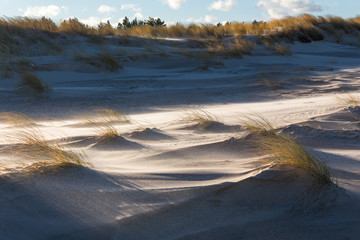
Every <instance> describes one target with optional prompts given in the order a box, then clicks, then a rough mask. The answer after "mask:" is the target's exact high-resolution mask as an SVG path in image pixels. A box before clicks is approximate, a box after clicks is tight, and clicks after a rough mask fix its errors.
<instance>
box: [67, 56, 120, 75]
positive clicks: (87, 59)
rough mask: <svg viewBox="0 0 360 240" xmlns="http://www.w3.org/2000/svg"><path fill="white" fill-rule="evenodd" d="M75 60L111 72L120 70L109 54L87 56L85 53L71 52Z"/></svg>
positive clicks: (118, 64)
mask: <svg viewBox="0 0 360 240" xmlns="http://www.w3.org/2000/svg"><path fill="white" fill-rule="evenodd" d="M73 56H74V58H75V60H77V61H81V62H83V63H86V64H89V65H92V66H95V67H96V68H99V69H101V68H104V69H106V70H109V71H111V72H115V71H117V70H118V69H122V68H123V66H122V65H121V63H120V62H119V61H118V60H117V59H116V58H115V57H114V56H113V55H112V54H110V53H106V52H104V53H98V54H96V55H89V54H87V53H81V52H78V51H74V52H73Z"/></svg>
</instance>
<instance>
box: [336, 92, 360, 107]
mask: <svg viewBox="0 0 360 240" xmlns="http://www.w3.org/2000/svg"><path fill="white" fill-rule="evenodd" d="M336 98H337V100H338V101H339V102H340V104H341V105H344V106H345V107H356V106H360V97H359V96H354V95H351V94H349V95H347V96H343V97H341V96H337V97H336Z"/></svg>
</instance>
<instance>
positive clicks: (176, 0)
mask: <svg viewBox="0 0 360 240" xmlns="http://www.w3.org/2000/svg"><path fill="white" fill-rule="evenodd" d="M162 2H163V3H164V4H167V5H168V6H169V7H170V8H172V9H179V8H180V7H181V5H182V4H183V3H184V2H186V0H162Z"/></svg>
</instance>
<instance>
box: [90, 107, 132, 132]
mask: <svg viewBox="0 0 360 240" xmlns="http://www.w3.org/2000/svg"><path fill="white" fill-rule="evenodd" d="M96 112H97V115H98V117H99V120H98V121H96V122H95V123H96V125H97V126H99V127H98V128H99V131H98V132H99V135H100V137H101V138H114V137H118V136H120V133H119V132H118V130H117V128H116V126H115V125H114V124H115V123H118V122H121V123H131V119H130V118H129V117H128V116H127V115H126V114H123V113H120V112H118V111H115V110H113V109H110V108H102V109H98V110H96Z"/></svg>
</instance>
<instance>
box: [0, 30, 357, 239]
mask: <svg viewBox="0 0 360 240" xmlns="http://www.w3.org/2000/svg"><path fill="white" fill-rule="evenodd" d="M115 40H116V39H115ZM115 40H114V39H109V40H108V42H106V45H104V46H102V47H99V46H98V45H96V44H93V43H88V42H87V43H86V44H85V43H84V44H85V45H84V46H83V47H82V48H83V49H84V51H85V52H88V53H91V54H94V53H99V52H100V51H102V50H103V49H104V48H106V49H107V50H109V52H112V53H113V54H114V56H115V57H116V58H117V59H118V60H119V61H120V62H121V63H122V64H123V69H119V70H118V71H114V72H110V71H106V69H104V68H96V66H95V65H91V64H88V63H86V62H85V63H84V62H81V61H78V60H76V59H74V57H73V55H72V54H73V53H72V50H73V48H77V46H78V47H79V48H80V45H81V43H82V41H83V40H81V38H80V37H79V38H76V37H74V44H73V46H67V48H66V49H65V50H64V54H63V55H61V56H42V57H36V56H33V57H28V58H29V60H31V61H32V62H33V65H34V70H33V72H34V73H35V74H36V75H37V76H38V77H40V78H41V79H43V80H44V81H47V83H48V84H49V86H50V88H49V89H48V90H47V91H45V92H44V93H43V94H37V95H31V93H29V92H26V94H24V91H26V90H25V89H21V91H19V89H18V87H17V85H16V83H17V77H16V75H14V76H10V77H7V78H5V79H1V80H0V92H1V94H0V100H1V102H2V104H1V105H0V111H1V112H21V113H24V114H28V115H30V116H31V117H32V118H33V119H34V122H35V124H34V127H36V129H37V130H38V133H41V134H42V135H43V136H42V137H43V138H44V139H46V141H47V142H49V143H56V144H58V146H59V147H63V149H64V151H65V150H66V151H73V152H75V153H83V154H84V155H85V156H87V160H88V161H89V162H91V165H92V166H74V165H73V164H70V165H69V166H67V167H65V166H61V167H49V166H46V168H36V169H35V170H34V168H32V166H33V165H31V164H32V163H33V162H31V161H27V157H26V156H24V155H23V156H21V157H19V156H17V158H19V160H21V161H15V160H17V158H15V157H14V156H15V155H14V153H16V149H17V148H19V146H23V145H21V144H28V143H26V142H19V139H17V138H16V133H17V132H18V131H19V130H21V129H25V130H26V127H27V126H22V125H16V124H14V123H9V122H7V121H5V120H3V119H2V118H1V121H0V163H1V164H0V167H1V168H0V169H1V170H2V171H3V173H2V178H1V179H2V180H1V181H0V212H1V213H2V214H0V239H124V240H126V239H149V240H150V239H358V238H359V236H360V228H359V225H360V150H359V141H360V125H359V119H360V111H359V105H356V104H350V101H347V103H344V99H345V100H346V99H348V100H349V98H350V96H352V97H353V99H356V98H358V97H359V94H358V93H357V91H358V90H359V87H360V84H359V79H360V78H359V73H360V68H359V63H358V55H359V52H360V51H359V48H358V47H355V46H348V45H343V44H335V43H331V42H327V41H321V42H313V43H309V44H303V43H298V42H295V43H294V44H293V45H291V50H292V52H293V55H292V56H286V57H285V56H280V55H275V54H274V52H273V51H272V50H269V49H266V48H265V47H264V46H263V45H260V44H258V46H257V48H256V49H255V50H254V51H253V54H252V55H251V56H247V55H246V56H243V58H230V57H221V56H216V55H214V56H207V57H203V56H200V57H192V58H189V56H186V55H185V54H183V53H182V52H181V51H180V50H179V48H178V47H179V46H182V47H184V48H186V49H187V50H188V51H189V52H190V53H193V54H195V53H200V52H201V51H203V49H201V45H199V44H200V43H199V42H197V41H183V40H172V41H170V40H163V41H161V42H160V41H158V40H155V39H154V40H146V39H138V38H133V39H132V40H133V41H130V42H129V44H128V45H126V46H125V45H124V46H121V47H120V46H119V45H118V42H116V44H114V43H115ZM230 40H231V39H230ZM230 40H229V41H230ZM64 41H65V40H64ZM146 41H151V42H154V44H155V43H156V44H157V45H158V47H159V48H160V50H163V51H165V52H166V53H167V54H166V56H165V54H160V52H157V51H156V50H154V49H153V50H152V51H150V50H148V49H146V44H147V43H148V42H146ZM110 50H111V51H110ZM123 51H125V52H126V53H127V54H122V53H121V52H123ZM145 55H146V56H145ZM15 60H16V59H12V61H15ZM135 60H136V61H135ZM9 61H10V60H9ZM345 102H346V101H345ZM99 108H109V109H113V110H114V111H118V112H119V113H120V112H121V113H123V112H126V113H128V115H122V116H125V117H129V118H128V121H127V120H124V119H123V120H119V119H117V120H116V119H115V120H114V119H113V118H111V117H109V116H107V115H102V116H100V115H99V114H96V112H94V110H96V109H99ZM194 111H195V112H196V111H198V112H199V111H202V112H203V113H211V114H208V116H207V117H208V118H207V119H206V118H202V119H201V117H203V116H200V118H199V116H198V119H196V118H193V119H189V118H188V117H189V116H187V114H186V113H187V112H192V113H194ZM188 115H189V114H188ZM190 115H191V114H190ZM193 115H194V114H193ZM195 115H196V114H195ZM251 116H263V117H264V118H266V119H268V121H269V122H271V123H272V125H273V126H274V128H275V130H274V131H275V132H279V133H280V132H281V133H283V134H287V135H289V136H291V137H293V138H294V139H296V140H297V141H298V142H300V143H301V144H302V145H303V146H304V147H305V149H306V150H308V151H309V152H310V153H311V154H313V155H314V156H316V157H318V158H319V159H321V161H323V162H325V163H327V164H328V165H329V166H330V170H331V173H332V178H333V182H332V183H331V184H327V185H319V184H314V183H317V182H316V181H315V180H314V176H313V175H312V174H310V173H309V172H306V171H305V170H303V169H300V168H295V167H289V166H279V165H275V164H272V163H271V162H270V161H268V160H267V161H266V159H267V157H269V156H265V155H264V153H263V152H262V151H261V150H259V146H258V145H257V144H256V143H258V142H259V141H258V140H259V139H260V138H261V137H263V136H261V134H260V135H259V134H258V133H250V132H249V131H248V130H247V129H246V127H245V126H244V121H246V119H247V118H248V117H251ZM126 119H127V118H126ZM129 119H131V121H130V120H129ZM106 128H107V129H106ZM104 129H105V130H109V129H110V130H115V131H113V133H116V134H113V135H111V134H109V135H108V136H106V137H105V135H106V134H104V133H106V131H105V132H104V131H103V130H104ZM110 132H111V131H110ZM9 136H11V137H9ZM109 136H110V137H109ZM10 150H11V151H10ZM37 164H40V165H41V162H40V163H37ZM39 169H42V170H39Z"/></svg>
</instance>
